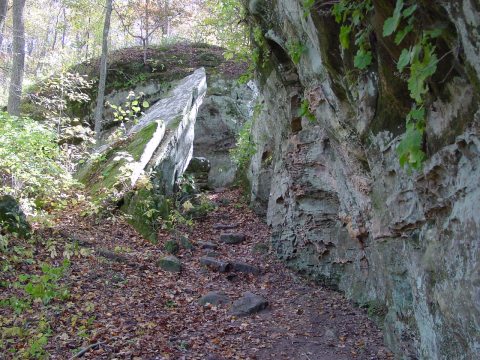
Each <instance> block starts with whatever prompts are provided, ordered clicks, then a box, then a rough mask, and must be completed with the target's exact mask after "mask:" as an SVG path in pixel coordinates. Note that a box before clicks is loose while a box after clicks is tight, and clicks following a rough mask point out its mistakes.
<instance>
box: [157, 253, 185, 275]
mask: <svg viewBox="0 0 480 360" xmlns="http://www.w3.org/2000/svg"><path fill="white" fill-rule="evenodd" d="M158 266H160V267H161V268H162V269H163V270H165V271H169V272H180V271H181V270H182V263H181V262H180V260H179V259H178V258H177V257H175V256H173V255H169V256H165V257H164V258H162V259H160V260H158Z"/></svg>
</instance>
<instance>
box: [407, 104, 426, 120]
mask: <svg viewBox="0 0 480 360" xmlns="http://www.w3.org/2000/svg"><path fill="white" fill-rule="evenodd" d="M412 120H414V121H417V122H419V121H424V120H425V108H424V107H421V108H417V106H416V105H415V106H414V107H413V108H412V110H410V112H409V113H408V115H407V123H409V122H411V121H412Z"/></svg>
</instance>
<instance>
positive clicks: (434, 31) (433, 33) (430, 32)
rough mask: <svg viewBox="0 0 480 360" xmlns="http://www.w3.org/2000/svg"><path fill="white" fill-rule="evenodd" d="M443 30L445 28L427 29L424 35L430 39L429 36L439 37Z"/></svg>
mask: <svg viewBox="0 0 480 360" xmlns="http://www.w3.org/2000/svg"><path fill="white" fill-rule="evenodd" d="M442 32H443V30H442V29H439V28H437V29H432V30H427V31H425V32H424V37H425V39H428V38H432V39H435V38H437V37H439V36H440V35H442Z"/></svg>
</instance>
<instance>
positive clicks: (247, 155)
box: [230, 120, 257, 169]
mask: <svg viewBox="0 0 480 360" xmlns="http://www.w3.org/2000/svg"><path fill="white" fill-rule="evenodd" d="M251 129H252V120H249V121H247V122H246V123H245V124H244V125H243V126H242V128H241V130H240V132H239V133H238V136H237V144H236V146H235V148H233V149H231V150H230V156H231V158H232V160H233V162H234V163H235V164H237V166H238V168H239V169H245V168H247V166H248V165H249V163H250V160H251V158H252V156H253V155H255V153H256V152H257V149H256V146H255V144H254V142H253V140H252V137H251Z"/></svg>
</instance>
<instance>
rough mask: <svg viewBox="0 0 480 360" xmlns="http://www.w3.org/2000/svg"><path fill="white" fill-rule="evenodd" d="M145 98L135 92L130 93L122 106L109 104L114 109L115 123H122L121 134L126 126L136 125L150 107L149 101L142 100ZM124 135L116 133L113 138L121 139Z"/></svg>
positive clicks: (119, 128)
mask: <svg viewBox="0 0 480 360" xmlns="http://www.w3.org/2000/svg"><path fill="white" fill-rule="evenodd" d="M143 96H144V94H143V93H140V94H139V95H135V93H134V92H133V91H130V92H129V94H128V96H127V99H126V100H125V102H124V103H123V104H122V105H114V104H108V105H109V106H110V107H111V108H112V109H113V117H114V121H115V122H118V123H121V126H119V127H118V130H119V131H120V132H122V129H123V130H124V129H125V124H127V123H130V124H132V123H133V124H136V123H137V122H138V119H139V118H140V117H141V116H142V115H144V111H145V110H146V109H148V108H149V107H150V104H149V103H148V101H145V100H142V98H143ZM123 135H124V133H121V134H116V133H114V134H113V137H121V136H123ZM110 140H115V139H110Z"/></svg>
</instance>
